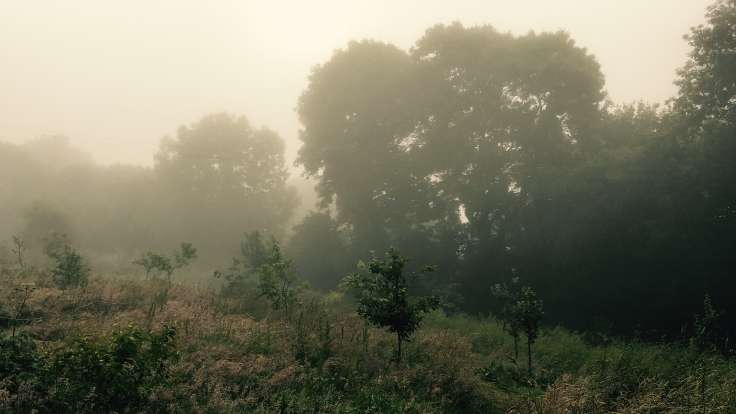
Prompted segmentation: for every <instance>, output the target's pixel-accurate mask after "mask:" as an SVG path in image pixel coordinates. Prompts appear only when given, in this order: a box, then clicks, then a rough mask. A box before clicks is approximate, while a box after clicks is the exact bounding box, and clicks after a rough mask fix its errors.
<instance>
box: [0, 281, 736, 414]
mask: <svg viewBox="0 0 736 414" xmlns="http://www.w3.org/2000/svg"><path fill="white" fill-rule="evenodd" d="M1 292H2V295H3V298H2V302H1V303H2V304H3V308H2V316H3V325H2V327H3V331H2V339H0V356H1V357H2V358H0V378H1V380H0V412H7V413H15V412H18V413H25V412H90V413H91V412H201V413H236V412H253V413H271V412H278V413H403V412H409V413H486V412H487V413H604V412H617V413H659V412H662V413H665V412H666V413H694V412H698V413H721V412H723V413H726V412H734V411H735V410H736V364H734V362H733V361H732V360H729V359H725V358H723V357H721V356H719V355H716V354H715V353H703V352H700V351H697V350H696V349H695V347H694V346H691V345H688V344H687V343H682V344H654V343H648V344H645V343H640V342H636V341H624V340H617V339H610V338H607V337H605V336H603V335H585V336H583V335H580V334H576V333H573V332H569V331H567V330H565V329H562V328H551V327H547V328H543V329H542V332H541V334H540V337H539V339H538V341H537V342H536V344H535V345H534V349H533V356H534V368H533V374H532V376H531V377H530V376H528V375H527V373H526V365H525V361H526V354H525V349H526V348H525V347H523V346H522V347H521V349H522V350H521V352H520V355H519V358H518V363H517V361H516V360H515V358H514V351H513V345H512V341H511V338H510V337H509V336H508V335H507V334H506V333H505V332H504V330H503V329H502V328H501V326H500V325H499V323H497V322H496V321H495V320H494V319H493V318H490V317H489V318H476V317H469V316H464V315H459V314H458V315H452V316H447V315H445V313H443V312H442V311H440V310H438V311H434V312H432V313H430V314H429V315H427V317H426V319H425V321H424V323H423V325H422V326H421V327H420V329H419V330H418V331H417V332H416V334H415V335H414V336H413V338H412V340H411V341H410V342H409V343H408V344H407V345H406V346H405V357H404V359H403V360H402V361H401V362H400V363H396V362H395V361H394V359H393V358H392V356H393V348H394V342H395V341H394V337H393V336H392V335H390V334H389V333H388V332H386V331H385V330H382V329H378V328H374V327H371V326H368V325H367V324H366V323H365V322H364V321H363V320H362V319H361V318H360V317H359V316H358V315H357V314H356V313H355V305H354V304H353V303H352V302H351V300H350V299H349V298H347V297H346V296H345V295H343V294H342V293H339V292H332V293H328V294H317V293H314V292H310V291H305V292H303V293H302V294H301V296H300V300H299V301H297V302H296V304H295V305H294V307H293V308H292V309H291V311H289V313H288V314H287V313H286V312H284V311H283V310H282V311H277V310H273V309H272V308H271V307H270V306H269V303H268V302H267V301H266V300H265V299H264V298H259V297H258V296H259V295H258V292H257V290H256V287H255V286H254V285H253V286H244V287H243V288H242V289H240V290H239V291H237V292H228V291H226V290H225V289H216V288H213V287H204V286H198V285H196V284H194V283H183V282H182V283H179V282H177V281H176V280H175V281H174V282H172V283H171V284H170V285H169V284H168V283H167V282H166V281H164V280H162V279H160V278H150V279H149V280H145V279H144V278H143V277H142V276H141V275H130V276H128V277H124V276H122V277H121V276H116V277H114V278H113V277H103V276H93V277H92V278H91V279H90V280H89V282H88V283H87V284H86V285H85V286H83V287H73V288H66V289H60V288H58V287H55V284H54V283H52V281H50V280H49V279H48V277H46V276H45V274H44V273H43V272H35V273H34V274H31V275H25V276H17V275H10V274H6V275H5V277H4V279H3V281H2V290H1ZM162 293H164V294H163V295H162Z"/></svg>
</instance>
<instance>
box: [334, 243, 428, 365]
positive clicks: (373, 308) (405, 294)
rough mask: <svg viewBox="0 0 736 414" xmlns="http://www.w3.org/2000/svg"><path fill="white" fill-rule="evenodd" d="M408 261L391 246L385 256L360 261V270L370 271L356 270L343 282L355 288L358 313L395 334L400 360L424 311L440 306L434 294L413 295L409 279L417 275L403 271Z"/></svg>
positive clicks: (397, 354)
mask: <svg viewBox="0 0 736 414" xmlns="http://www.w3.org/2000/svg"><path fill="white" fill-rule="evenodd" d="M406 262H407V259H406V258H404V257H402V256H401V255H400V254H399V252H398V251H397V250H396V249H393V248H391V249H389V251H388V252H387V253H386V255H385V258H379V257H375V256H374V257H373V258H372V259H371V261H370V262H369V263H368V265H367V266H365V265H363V264H362V263H361V264H359V268H361V270H363V269H365V270H368V272H367V273H366V272H360V273H354V274H352V275H349V276H347V277H346V278H345V279H344V281H343V283H344V285H345V286H346V287H348V288H351V289H353V290H354V291H355V294H356V296H357V299H358V314H359V315H360V316H361V317H362V318H364V319H365V320H366V321H368V322H370V323H371V324H373V325H376V326H379V327H385V328H387V329H388V330H389V332H392V333H394V334H396V339H397V346H396V360H397V362H400V361H401V358H402V349H401V345H402V342H404V341H407V340H409V339H410V338H411V336H412V335H413V334H414V332H415V331H416V330H417V329H418V328H419V326H420V324H421V322H422V319H423V316H424V314H425V313H427V312H429V311H431V310H434V309H437V308H438V307H439V305H440V302H439V299H438V298H437V297H435V296H425V297H414V298H413V297H411V295H410V293H409V278H410V277H412V278H413V277H415V276H416V275H414V274H412V275H411V276H410V277H407V275H406V274H405V273H404V266H405V265H406ZM425 270H426V271H430V270H431V269H430V268H427V269H425Z"/></svg>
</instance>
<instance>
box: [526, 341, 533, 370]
mask: <svg viewBox="0 0 736 414" xmlns="http://www.w3.org/2000/svg"><path fill="white" fill-rule="evenodd" d="M526 356H527V360H526V362H527V368H528V370H529V378H531V377H532V341H531V340H530V339H529V338H527V339H526Z"/></svg>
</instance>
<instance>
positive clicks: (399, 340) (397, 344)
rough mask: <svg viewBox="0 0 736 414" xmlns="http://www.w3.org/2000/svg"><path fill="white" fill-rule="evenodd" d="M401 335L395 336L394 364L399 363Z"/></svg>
mask: <svg viewBox="0 0 736 414" xmlns="http://www.w3.org/2000/svg"><path fill="white" fill-rule="evenodd" d="M402 342H403V341H402V340H401V334H398V333H397V334H396V364H400V363H401V343H402Z"/></svg>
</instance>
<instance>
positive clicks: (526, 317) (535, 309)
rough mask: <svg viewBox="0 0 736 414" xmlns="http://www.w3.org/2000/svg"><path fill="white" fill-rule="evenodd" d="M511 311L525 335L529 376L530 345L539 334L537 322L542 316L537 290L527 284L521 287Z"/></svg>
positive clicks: (530, 368)
mask: <svg viewBox="0 0 736 414" xmlns="http://www.w3.org/2000/svg"><path fill="white" fill-rule="evenodd" d="M513 313H514V314H515V315H516V318H515V319H516V320H517V323H518V324H519V326H520V327H521V329H522V330H523V332H524V335H526V351H527V368H528V370H529V376H530V377H531V375H532V345H533V344H534V342H536V340H537V337H538V336H539V322H541V320H542V316H544V307H543V304H542V300H541V299H539V298H538V297H537V292H535V291H534V289H532V288H531V287H529V286H524V287H523V288H521V294H520V295H519V299H518V300H517V301H516V304H515V305H514V307H513Z"/></svg>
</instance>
